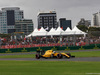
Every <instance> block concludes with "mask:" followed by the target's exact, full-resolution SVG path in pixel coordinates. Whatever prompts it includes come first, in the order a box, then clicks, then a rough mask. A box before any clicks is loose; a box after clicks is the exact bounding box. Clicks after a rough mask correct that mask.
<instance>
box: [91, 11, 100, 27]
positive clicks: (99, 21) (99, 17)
mask: <svg viewBox="0 0 100 75" xmlns="http://www.w3.org/2000/svg"><path fill="white" fill-rule="evenodd" d="M93 26H100V12H97V13H95V14H93Z"/></svg>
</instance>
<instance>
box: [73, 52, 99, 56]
mask: <svg viewBox="0 0 100 75" xmlns="http://www.w3.org/2000/svg"><path fill="white" fill-rule="evenodd" d="M71 54H72V55H75V56H76V57H100V51H88V52H71Z"/></svg>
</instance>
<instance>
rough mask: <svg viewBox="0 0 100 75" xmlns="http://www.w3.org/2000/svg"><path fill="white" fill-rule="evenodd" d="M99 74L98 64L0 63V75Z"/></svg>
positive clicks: (99, 63) (99, 67) (60, 62)
mask: <svg viewBox="0 0 100 75" xmlns="http://www.w3.org/2000/svg"><path fill="white" fill-rule="evenodd" d="M88 73H97V74H99V73H100V62H72V61H0V75H87V74H88Z"/></svg>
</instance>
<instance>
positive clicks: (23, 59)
mask: <svg viewBox="0 0 100 75" xmlns="http://www.w3.org/2000/svg"><path fill="white" fill-rule="evenodd" d="M79 51H81V52H82V51H83V52H84V51H100V50H72V51H60V52H79ZM58 52H59V51H58ZM26 54H35V52H28V53H6V54H5V53H3V54H2V53H0V56H6V55H26ZM0 60H15V61H98V62H100V57H75V58H70V59H67V58H62V59H57V58H50V59H49V58H48V59H45V58H40V59H36V58H0Z"/></svg>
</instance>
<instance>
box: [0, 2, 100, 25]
mask: <svg viewBox="0 0 100 75" xmlns="http://www.w3.org/2000/svg"><path fill="white" fill-rule="evenodd" d="M3 7H20V9H21V10H24V18H26V19H32V20H33V23H34V25H35V27H37V13H38V12H39V10H40V11H50V10H54V9H55V10H56V12H57V21H58V20H59V18H66V19H67V20H72V26H73V27H74V26H75V25H77V22H79V21H80V19H81V18H85V19H86V20H92V16H93V14H94V13H96V12H99V11H100V0H0V8H3Z"/></svg>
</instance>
